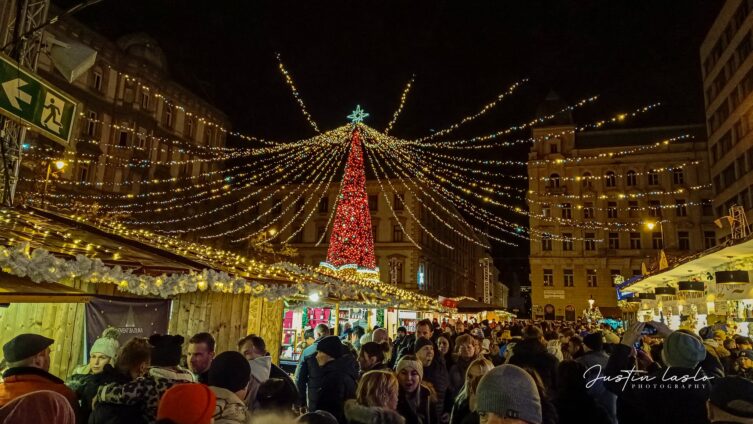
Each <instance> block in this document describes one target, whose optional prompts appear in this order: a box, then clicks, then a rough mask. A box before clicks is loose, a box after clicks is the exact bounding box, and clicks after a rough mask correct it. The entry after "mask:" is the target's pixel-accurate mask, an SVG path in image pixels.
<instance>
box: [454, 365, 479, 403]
mask: <svg viewBox="0 0 753 424" xmlns="http://www.w3.org/2000/svg"><path fill="white" fill-rule="evenodd" d="M475 359H476V358H471V359H464V358H462V357H460V356H458V359H456V360H455V363H454V364H453V365H452V366H450V367H449V368H448V369H449V374H450V393H451V394H452V397H453V398H454V397H457V395H458V393H460V390H462V389H463V385H464V384H465V373H466V372H467V371H468V367H469V366H470V365H471V362H473V361H474V360H475Z"/></svg>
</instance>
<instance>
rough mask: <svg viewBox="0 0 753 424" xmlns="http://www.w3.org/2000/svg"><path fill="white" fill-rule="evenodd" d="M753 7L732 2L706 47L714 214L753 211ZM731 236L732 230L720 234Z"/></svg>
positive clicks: (746, 0)
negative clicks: (737, 209) (738, 209)
mask: <svg viewBox="0 0 753 424" xmlns="http://www.w3.org/2000/svg"><path fill="white" fill-rule="evenodd" d="M752 10H753V2H752V1H750V0H729V1H727V2H725V3H724V6H723V7H722V10H721V11H720V13H719V16H717V18H716V21H714V23H713V25H712V26H711V29H710V30H709V32H708V34H707V35H706V38H705V40H704V41H703V43H702V44H701V49H700V56H701V70H702V73H703V92H704V98H705V103H706V126H707V130H708V146H709V157H710V159H711V161H710V167H711V178H712V181H713V185H714V198H713V200H714V212H715V213H716V215H717V217H722V216H726V215H728V213H729V208H730V207H731V206H732V205H735V204H737V205H741V206H743V207H744V208H745V209H746V210H747V212H748V214H747V215H748V220H749V221H750V218H751V212H750V211H751V210H753V187H751V186H752V185H753V131H751V130H752V129H753V95H751V93H753V16H751V15H753V14H751V11H752ZM717 234H718V236H719V238H720V239H725V238H727V237H728V236H729V234H730V227H729V225H725V226H724V227H723V228H721V229H720V230H718V232H717Z"/></svg>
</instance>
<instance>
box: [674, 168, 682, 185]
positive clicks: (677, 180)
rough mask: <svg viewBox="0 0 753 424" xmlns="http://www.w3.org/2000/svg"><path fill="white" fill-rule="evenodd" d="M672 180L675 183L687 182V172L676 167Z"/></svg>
mask: <svg viewBox="0 0 753 424" xmlns="http://www.w3.org/2000/svg"><path fill="white" fill-rule="evenodd" d="M672 182H673V183H675V184H685V174H684V173H683V172H682V169H680V168H675V169H673V170H672Z"/></svg>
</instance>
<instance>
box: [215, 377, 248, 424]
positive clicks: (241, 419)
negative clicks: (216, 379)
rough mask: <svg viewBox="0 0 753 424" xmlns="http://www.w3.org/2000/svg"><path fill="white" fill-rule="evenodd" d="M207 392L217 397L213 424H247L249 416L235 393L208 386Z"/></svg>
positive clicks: (244, 404)
mask: <svg viewBox="0 0 753 424" xmlns="http://www.w3.org/2000/svg"><path fill="white" fill-rule="evenodd" d="M209 390H211V391H212V392H214V394H215V396H217V406H215V408H214V415H212V418H213V419H214V424H248V423H250V422H251V414H250V413H249V411H248V408H247V407H246V403H245V402H243V400H241V399H240V398H239V397H238V396H236V395H235V393H233V392H231V391H230V390H228V389H223V388H222V387H216V386H209Z"/></svg>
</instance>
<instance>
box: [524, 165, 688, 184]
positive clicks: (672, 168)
mask: <svg viewBox="0 0 753 424" xmlns="http://www.w3.org/2000/svg"><path fill="white" fill-rule="evenodd" d="M700 163H701V161H699V160H695V161H691V162H683V163H680V164H677V165H674V166H662V167H658V168H652V169H651V170H649V171H639V172H635V171H633V173H632V174H630V175H635V176H636V177H642V176H644V175H650V174H664V173H669V172H674V171H675V170H678V169H679V170H682V169H684V168H686V167H688V166H695V165H698V164H700ZM603 166H609V165H603ZM608 172H612V175H607V174H604V175H576V176H574V177H568V176H559V180H560V182H562V181H601V180H606V179H608V178H611V177H614V178H615V179H617V178H620V179H622V178H627V177H628V173H625V174H617V173H615V172H613V171H608ZM628 172H630V171H628ZM555 173H556V172H555ZM550 179H551V177H550V176H546V175H544V176H541V177H539V181H549V180H550Z"/></svg>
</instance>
